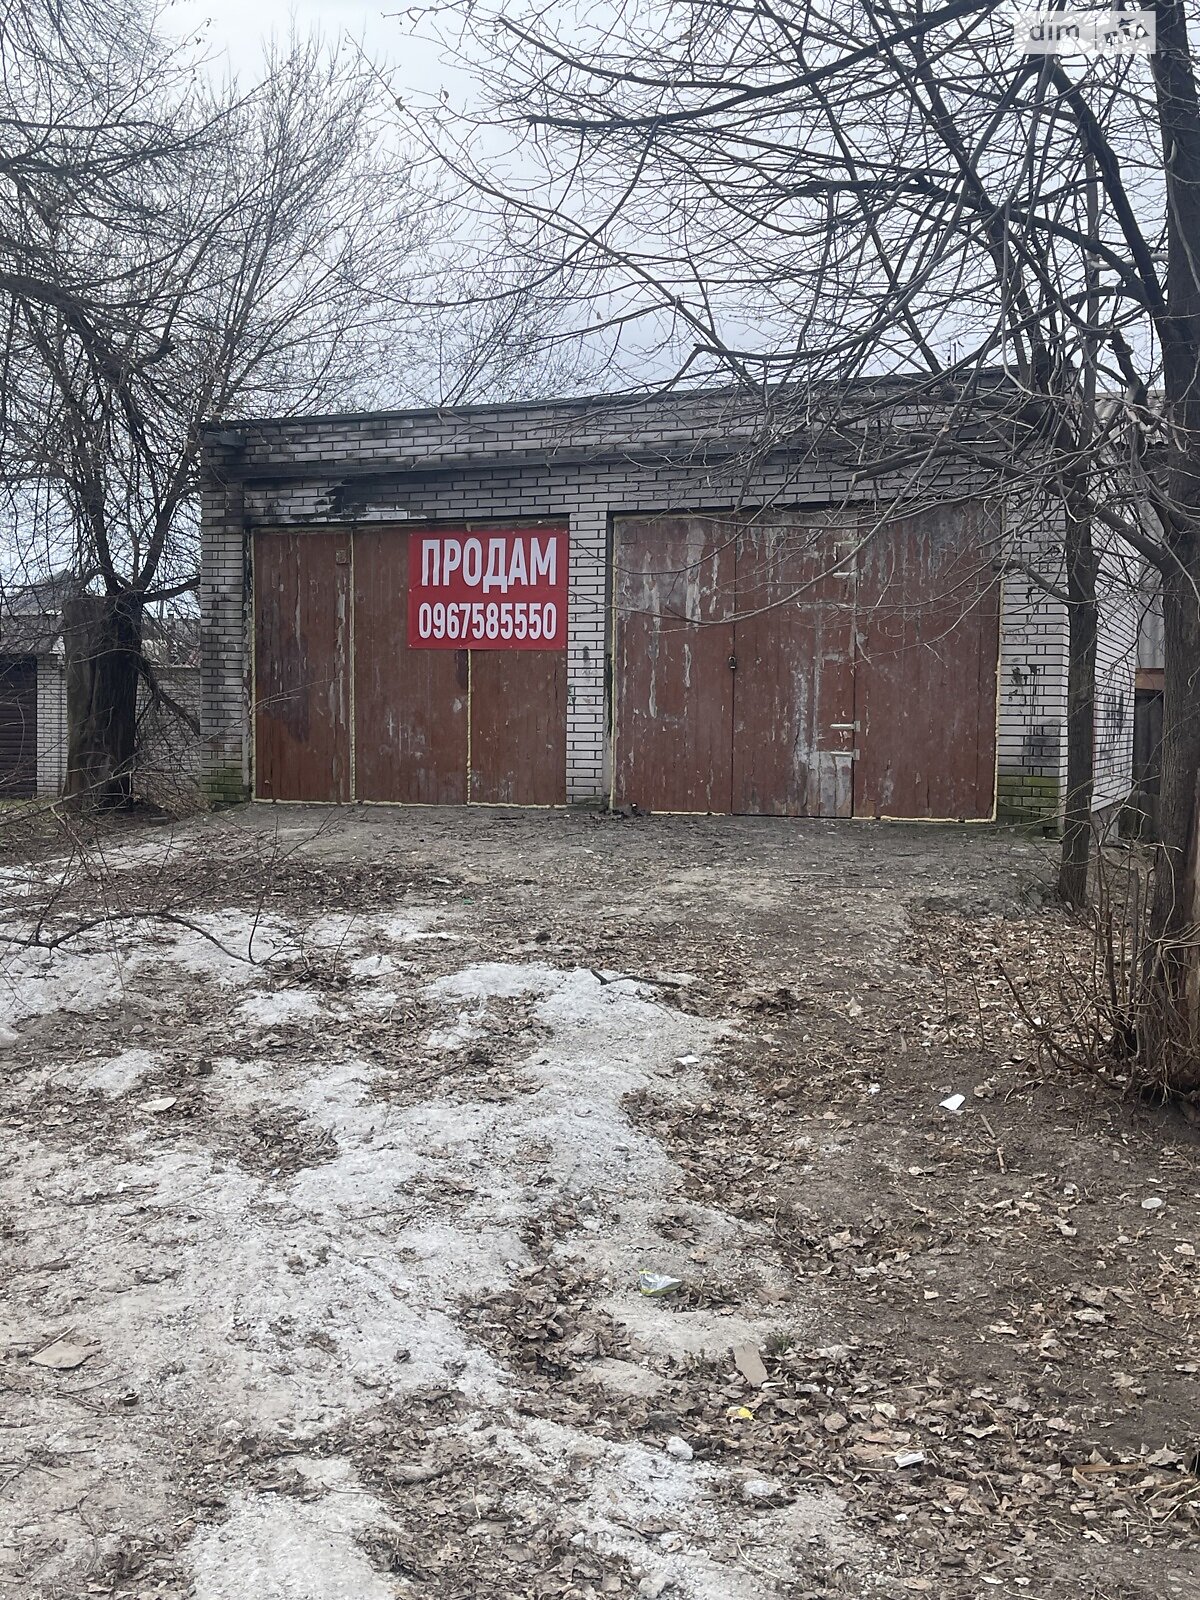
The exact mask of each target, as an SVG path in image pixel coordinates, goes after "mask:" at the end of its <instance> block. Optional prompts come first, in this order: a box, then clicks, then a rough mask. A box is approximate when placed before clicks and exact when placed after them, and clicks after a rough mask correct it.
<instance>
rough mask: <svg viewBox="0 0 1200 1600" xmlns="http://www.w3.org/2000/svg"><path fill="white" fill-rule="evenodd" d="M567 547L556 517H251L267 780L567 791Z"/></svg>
mask: <svg viewBox="0 0 1200 1600" xmlns="http://www.w3.org/2000/svg"><path fill="white" fill-rule="evenodd" d="M447 551H450V552H452V554H453V557H454V560H453V564H452V563H451V561H450V560H449V558H448V557H447V556H446V552H447ZM464 552H465V555H466V567H467V579H466V580H464V578H463V577H462V569H463V556H464ZM444 558H445V572H443V559H444ZM566 561H567V538H566V528H565V526H564V525H562V524H553V525H547V524H544V523H539V524H536V525H531V526H526V525H521V526H517V527H510V528H505V529H503V530H497V529H496V528H495V527H483V528H481V529H478V530H476V531H473V530H472V528H470V527H465V528H464V527H457V528H454V529H442V528H423V529H422V528H417V529H410V528H394V527H370V528H358V529H355V530H354V531H353V532H352V533H351V532H337V533H328V532H320V533H308V532H297V533H293V532H288V533H274V532H263V533H259V534H257V535H256V537H255V545H254V562H255V570H254V597H255V598H254V610H255V689H256V694H255V752H256V784H255V793H256V794H257V796H258V797H259V798H260V799H275V800H329V801H345V800H370V801H394V802H403V803H422V804H435V805H436V804H450V805H453V804H462V803H463V802H466V801H475V802H484V803H497V804H515V805H555V804H561V803H563V802H565V800H566V749H567V739H566V700H567V694H566V649H565V644H566ZM451 566H452V567H453V570H452V571H451ZM485 578H486V579H488V580H489V581H488V583H487V587H486V588H485ZM467 580H470V581H467ZM351 734H352V737H351Z"/></svg>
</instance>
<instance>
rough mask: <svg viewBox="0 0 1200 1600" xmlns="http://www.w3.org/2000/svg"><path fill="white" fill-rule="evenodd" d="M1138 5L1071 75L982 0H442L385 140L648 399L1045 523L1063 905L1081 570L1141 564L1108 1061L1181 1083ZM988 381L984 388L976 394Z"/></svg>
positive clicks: (1169, 280) (1185, 244)
mask: <svg viewBox="0 0 1200 1600" xmlns="http://www.w3.org/2000/svg"><path fill="white" fill-rule="evenodd" d="M1154 11H1155V15H1156V18H1157V34H1158V48H1157V51H1156V52H1155V53H1154V54H1153V55H1152V56H1151V57H1149V58H1140V57H1124V58H1114V59H1103V58H1093V59H1090V60H1083V61H1081V60H1075V59H1063V58H1059V57H1053V56H1051V57H1045V56H1033V55H1024V54H1021V53H1020V52H1018V51H1016V50H1014V48H1013V42H1012V32H1011V20H1010V13H1009V10H1008V8H1007V7H1001V6H1000V5H999V4H998V3H996V0H947V3H944V4H939V5H935V6H932V7H927V6H925V5H923V4H921V5H918V4H911V3H904V0H899V3H897V0H865V3H860V4H847V3H845V0H817V3H816V4H809V3H804V4H800V3H792V0H786V3H782V4H780V3H778V0H748V3H745V4H743V3H737V4H734V3H732V0H715V3H714V0H674V3H672V4H669V5H667V6H664V7H661V8H658V9H656V10H654V11H652V12H649V13H647V12H645V11H644V10H642V9H630V8H620V7H619V8H617V9H616V11H615V12H609V13H605V14H604V17H603V19H602V20H596V19H595V18H594V17H593V15H592V14H591V13H590V12H589V10H588V9H587V8H584V7H575V6H572V5H569V4H567V5H559V6H551V7H545V6H538V7H536V8H535V7H532V6H531V7H530V8H529V9H528V10H526V11H524V12H518V11H517V10H515V9H514V8H513V7H512V6H509V5H505V6H504V7H502V8H500V9H493V10H487V9H485V8H481V7H479V6H478V5H475V4H471V5H466V4H464V5H463V6H461V7H459V8H457V9H456V11H455V13H454V16H455V22H456V25H460V26H462V27H465V29H466V30H467V33H468V36H469V38H470V45H469V47H468V49H467V50H466V52H465V55H466V57H467V59H468V60H474V61H476V62H479V61H482V63H483V66H482V68H481V69H480V78H479V81H480V83H481V89H480V101H479V104H478V106H477V108H476V116H475V119H474V122H473V124H472V123H470V122H469V121H468V122H464V120H463V118H462V117H461V116H459V117H458V118H457V119H452V118H451V117H450V116H449V115H445V116H443V117H442V118H441V120H440V122H438V121H437V119H436V118H434V119H430V118H425V119H423V121H422V123H421V125H420V126H419V127H417V128H415V129H414V131H415V132H416V133H417V134H418V135H420V134H424V136H425V137H426V138H427V139H428V141H429V142H430V144H431V146H432V147H433V148H434V149H435V150H436V151H437V153H438V155H439V156H440V159H441V160H442V162H443V163H444V165H445V167H446V169H447V170H448V171H449V172H450V173H452V174H453V175H455V177H456V178H457V180H458V181H459V182H460V183H461V184H462V185H463V187H464V190H465V191H469V192H470V194H471V196H472V198H473V200H474V203H475V204H476V205H478V204H479V203H480V202H481V201H487V202H489V203H490V204H491V205H492V207H493V208H494V209H495V211H496V212H497V213H498V214H499V215H500V216H501V217H507V218H509V219H512V220H511V232H512V234H513V236H514V237H519V236H520V234H521V230H522V229H524V230H527V231H532V230H540V233H541V236H543V237H544V236H546V235H547V234H551V235H553V236H555V237H556V238H557V239H558V241H559V259H560V264H561V265H562V266H564V267H569V269H570V270H571V272H572V273H573V274H574V275H575V278H576V280H577V281H578V280H579V278H580V277H581V276H582V277H583V279H584V280H585V281H587V282H589V283H590V284H592V285H595V287H594V288H593V289H592V290H591V300H590V303H589V312H591V311H593V310H594V307H595V306H596V305H597V304H600V303H602V304H603V306H604V308H605V310H604V315H606V316H610V317H611V316H613V315H617V316H619V317H620V319H621V321H622V323H623V325H624V326H625V327H628V326H629V325H630V322H631V320H632V319H634V318H640V319H641V322H642V324H643V325H644V326H645V328H646V329H647V330H648V331H647V336H646V338H645V339H644V341H643V343H644V347H645V348H647V349H653V350H654V352H655V354H656V358H657V370H658V373H659V375H660V376H661V377H662V378H664V379H665V378H667V377H674V376H678V375H679V374H680V373H688V374H691V375H693V376H695V377H697V378H700V379H707V378H711V377H714V376H721V377H723V378H724V379H726V380H727V381H728V380H730V379H731V380H732V381H734V382H736V383H739V384H742V385H744V386H745V387H746V388H747V389H749V390H752V391H754V392H758V393H764V392H766V390H767V389H769V388H772V387H777V388H778V389H779V391H780V392H781V393H787V392H789V391H790V392H791V393H793V394H794V395H795V397H796V400H795V406H794V414H795V416H796V419H797V421H796V426H797V431H799V429H800V428H801V426H802V427H803V428H804V429H807V430H808V432H809V434H810V435H811V434H812V432H813V430H814V419H816V427H817V430H818V431H820V430H821V429H823V430H825V433H826V435H827V436H828V437H839V436H841V437H843V438H846V439H849V438H850V437H851V436H852V435H855V434H857V436H858V440H859V444H860V450H859V456H858V481H859V482H860V483H861V484H863V485H864V486H869V485H872V484H876V483H878V482H879V481H880V480H881V478H883V477H884V476H886V473H887V472H888V471H889V470H895V469H896V468H897V467H898V466H899V465H900V464H902V463H905V462H907V463H915V462H918V461H919V462H921V463H923V465H924V466H925V467H927V468H932V467H935V466H937V465H941V466H947V465H949V464H951V463H952V462H953V463H957V464H958V465H960V466H964V467H972V468H973V469H975V470H976V471H977V472H978V473H982V474H984V475H985V476H986V477H987V479H988V481H990V483H991V484H992V485H993V486H994V487H995V488H996V489H997V490H1003V491H1005V492H1006V494H1007V495H1008V498H1009V503H1010V504H1016V505H1021V504H1025V505H1026V506H1028V507H1029V508H1030V509H1031V520H1032V518H1033V517H1034V515H1036V516H1052V517H1053V518H1054V519H1055V520H1056V522H1057V525H1058V527H1059V530H1060V531H1059V535H1058V538H1057V541H1056V543H1057V549H1058V552H1059V555H1058V559H1057V571H1056V572H1055V571H1047V570H1044V568H1045V562H1044V558H1041V559H1039V562H1036V563H1035V565H1037V566H1038V567H1039V570H1037V571H1036V572H1035V573H1034V576H1035V577H1036V578H1037V579H1038V580H1039V581H1041V582H1042V583H1043V584H1048V585H1049V586H1050V587H1051V588H1052V590H1053V591H1054V592H1055V593H1056V594H1057V595H1058V596H1059V597H1061V598H1062V600H1063V601H1064V603H1065V604H1066V605H1067V607H1068V614H1069V616H1070V618H1071V624H1072V627H1071V632H1072V640H1071V649H1070V659H1071V693H1070V697H1069V711H1068V745H1069V751H1070V755H1071V773H1070V777H1069V783H1068V795H1067V818H1066V821H1067V827H1066V837H1065V843H1064V858H1063V869H1062V875H1061V883H1062V888H1063V892H1064V894H1066V896H1067V897H1068V898H1069V899H1071V900H1074V901H1080V900H1082V898H1083V895H1084V892H1085V885H1086V871H1087V855H1088V840H1089V835H1090V819H1089V811H1090V799H1091V774H1090V770H1089V769H1090V761H1091V749H1092V730H1093V721H1094V707H1093V705H1092V692H1093V691H1092V685H1093V683H1094V673H1095V664H1094V663H1095V637H1096V582H1097V572H1098V565H1099V562H1100V561H1101V559H1102V555H1103V551H1104V548H1105V547H1106V546H1115V547H1116V548H1119V549H1126V548H1127V549H1128V550H1130V551H1132V552H1136V554H1137V555H1138V556H1139V557H1140V558H1141V559H1143V560H1145V561H1148V562H1150V563H1152V564H1153V565H1154V566H1155V567H1156V568H1157V569H1158V571H1159V572H1160V574H1161V582H1162V587H1163V595H1164V614H1165V618H1166V624H1165V631H1166V639H1167V645H1166V649H1167V666H1166V695H1165V727H1164V750H1163V780H1162V785H1163V795H1162V812H1161V824H1162V843H1161V847H1160V851H1159V858H1158V865H1157V871H1156V887H1155V898H1154V908H1153V917H1152V926H1151V938H1150V943H1149V946H1148V950H1147V955H1146V965H1147V983H1148V989H1147V996H1148V999H1149V1003H1148V1005H1147V1007H1146V1010H1145V1014H1144V1016H1143V1017H1142V1019H1141V1022H1140V1024H1139V1032H1138V1040H1137V1046H1138V1049H1139V1050H1140V1051H1141V1054H1142V1057H1143V1063H1144V1067H1145V1070H1146V1071H1147V1072H1148V1073H1151V1072H1152V1073H1156V1074H1160V1075H1161V1076H1162V1077H1164V1078H1165V1079H1166V1080H1167V1081H1169V1082H1170V1083H1171V1084H1172V1085H1173V1086H1174V1087H1176V1088H1181V1089H1191V1088H1195V1087H1197V1086H1200V940H1198V939H1197V930H1198V928H1200V880H1198V877H1197V855H1198V833H1197V830H1198V825H1200V797H1198V793H1197V785H1198V780H1200V714H1198V712H1200V704H1198V702H1197V684H1196V674H1195V663H1196V662H1197V661H1198V660H1200V604H1198V603H1197V595H1198V593H1200V589H1198V587H1197V585H1198V582H1200V515H1198V514H1200V386H1198V385H1197V381H1196V380H1197V361H1198V354H1200V275H1198V274H1200V269H1197V267H1196V262H1197V261H1198V260H1200V190H1198V188H1197V179H1200V106H1198V103H1197V89H1196V73H1195V63H1194V59H1193V55H1192V51H1191V48H1190V45H1189V41H1188V36H1187V25H1188V11H1187V8H1186V7H1185V5H1184V4H1183V0H1158V3H1157V4H1156V5H1155V7H1154ZM498 129H499V130H502V134H503V138H502V137H501V134H499V133H498V132H497V130H498ZM498 142H499V143H500V144H501V145H502V155H501V156H500V157H497V156H496V154H495V151H496V149H497V145H498ZM1164 263H1165V270H1164ZM612 308H615V311H614V310H613V309H612ZM997 367H998V368H999V369H1000V370H1001V372H1002V373H1003V375H1004V378H1005V382H1004V383H1003V384H1002V385H999V386H996V385H992V386H990V387H988V388H987V389H986V390H984V389H983V388H982V387H981V384H980V379H981V376H982V375H983V374H984V373H985V372H987V371H990V370H992V369H995V368H997ZM873 373H875V374H885V373H886V374H896V375H907V376H908V377H909V378H910V380H911V390H912V394H913V395H914V397H915V399H916V403H917V405H918V406H920V404H921V402H922V398H924V399H925V400H927V401H932V400H933V398H934V397H937V398H938V400H939V405H938V406H933V405H932V404H930V405H929V406H928V408H927V412H928V416H929V419H930V426H929V427H928V428H927V429H925V430H922V429H920V428H916V429H914V427H913V425H912V413H911V410H910V412H909V413H908V414H907V416H906V432H905V434H904V435H903V436H896V435H888V434H887V433H886V431H883V432H881V430H880V426H879V419H878V417H876V418H875V419H874V424H875V425H874V430H872V428H871V426H870V425H869V424H870V421H871V419H869V418H868V417H867V415H866V412H865V409H864V407H863V406H862V405H861V404H859V405H858V406H857V414H854V413H855V411H856V407H855V405H854V404H851V405H850V413H851V414H850V415H849V416H847V414H846V408H847V397H848V394H849V390H848V388H847V380H848V379H856V380H857V379H861V378H862V377H863V376H865V375H870V374H873ZM1097 397H1099V400H1100V401H1101V402H1103V403H1102V404H1098V398H1097ZM780 407H781V402H780V401H779V400H778V399H776V400H775V401H773V402H772V408H771V411H772V418H773V425H774V426H776V427H778V426H779V416H780ZM922 481H923V480H922ZM1033 508H1037V510H1036V513H1035V512H1034V509H1033ZM1043 548H1044V541H1043ZM1008 560H1009V561H1010V562H1012V563H1015V564H1021V563H1023V562H1024V563H1026V564H1028V560H1029V557H1028V553H1027V552H1026V551H1024V550H1022V549H1019V548H1013V549H1012V550H1010V551H1009V553H1008ZM1052 564H1053V563H1052Z"/></svg>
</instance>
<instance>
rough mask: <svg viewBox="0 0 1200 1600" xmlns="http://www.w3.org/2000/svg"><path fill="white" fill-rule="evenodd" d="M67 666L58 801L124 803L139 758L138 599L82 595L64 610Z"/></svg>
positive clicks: (101, 804)
mask: <svg viewBox="0 0 1200 1600" xmlns="http://www.w3.org/2000/svg"><path fill="white" fill-rule="evenodd" d="M63 639H64V643H65V648H66V668H67V778H66V784H65V786H64V790H63V794H64V797H65V798H66V799H67V800H69V801H70V802H71V803H72V804H74V805H76V806H80V807H86V808H92V807H107V806H117V805H127V804H128V803H129V801H130V799H131V797H132V784H133V765H134V758H135V756H136V753H137V697H138V680H139V678H140V675H141V659H142V600H141V596H140V595H138V594H134V593H132V592H130V591H128V590H127V591H124V592H122V593H120V594H103V595H92V594H81V595H77V596H76V597H75V598H74V599H73V600H71V601H69V602H68V603H67V605H66V606H65V607H64V608H63Z"/></svg>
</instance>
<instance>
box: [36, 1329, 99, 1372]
mask: <svg viewBox="0 0 1200 1600" xmlns="http://www.w3.org/2000/svg"><path fill="white" fill-rule="evenodd" d="M99 1352H100V1346H99V1344H94V1343H87V1342H85V1341H84V1340H82V1339H72V1338H71V1337H70V1336H69V1335H64V1336H63V1337H62V1338H61V1339H56V1340H55V1341H54V1343H53V1344H48V1345H47V1346H46V1347H45V1349H44V1350H39V1351H38V1353H37V1355H35V1356H31V1357H30V1358H29V1359H30V1360H31V1361H32V1362H33V1364H34V1366H35V1367H49V1368H50V1369H51V1370H52V1371H54V1372H72V1371H74V1369H75V1368H76V1367H81V1366H82V1365H83V1363H84V1362H85V1361H90V1360H91V1359H92V1357H93V1356H94V1355H98V1354H99Z"/></svg>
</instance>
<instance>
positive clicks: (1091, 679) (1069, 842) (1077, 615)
mask: <svg viewBox="0 0 1200 1600" xmlns="http://www.w3.org/2000/svg"><path fill="white" fill-rule="evenodd" d="M1066 567H1067V597H1068V600H1069V605H1068V608H1067V629H1068V646H1067V649H1068V659H1067V796H1066V804H1065V806H1064V808H1063V839H1062V855H1061V858H1060V861H1059V868H1058V895H1059V899H1060V900H1064V901H1066V903H1067V905H1069V906H1073V907H1074V908H1075V909H1076V910H1077V911H1079V910H1082V909H1083V907H1084V906H1086V905H1087V904H1088V903H1089V895H1088V867H1089V864H1090V862H1091V854H1092V786H1093V780H1094V777H1095V730H1096V648H1097V644H1098V641H1099V635H1100V608H1099V605H1098V603H1097V600H1096V576H1097V572H1098V568H1099V563H1098V561H1097V559H1096V551H1095V547H1094V546H1093V544H1092V525H1091V521H1090V519H1089V518H1087V517H1086V516H1084V517H1078V516H1075V515H1069V516H1068V519H1067V538H1066Z"/></svg>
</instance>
